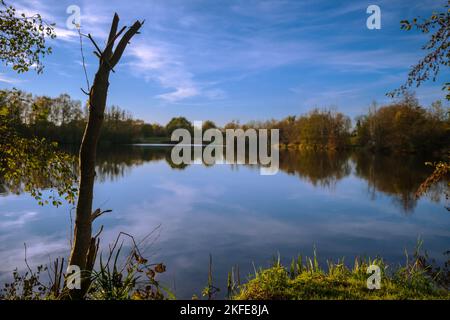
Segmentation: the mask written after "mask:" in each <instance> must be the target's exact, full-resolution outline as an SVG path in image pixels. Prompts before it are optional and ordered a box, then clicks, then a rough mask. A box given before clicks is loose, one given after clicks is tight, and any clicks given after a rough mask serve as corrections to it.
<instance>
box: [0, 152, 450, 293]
mask: <svg viewBox="0 0 450 320" xmlns="http://www.w3.org/2000/svg"><path fill="white" fill-rule="evenodd" d="M425 160H432V159H420V158H417V157H403V158H395V157H387V156H374V155H371V154H363V153H355V152H345V153H311V152H309V153H308V152H306V153H305V152H295V151H287V150H284V151H282V152H281V153H280V171H279V172H278V174H276V175H273V176H261V175H260V174H259V168H258V167H257V166H247V165H245V166H242V165H233V166H231V165H214V166H208V167H207V166H204V165H189V166H184V167H181V168H180V167H177V166H174V165H173V163H172V162H171V160H170V148H163V147H158V148H156V147H148V146H147V147H145V146H127V147H117V148H107V149H105V148H101V149H100V150H99V152H98V161H97V168H96V172H97V183H96V186H95V196H94V207H95V208H98V207H100V208H102V209H112V210H113V212H112V213H111V214H108V215H105V216H103V217H102V219H101V220H99V221H96V223H95V225H94V230H95V231H97V230H98V229H99V228H100V224H101V225H104V226H105V228H104V231H103V233H102V244H103V248H104V249H105V248H106V250H107V246H108V244H110V243H112V242H113V241H114V240H115V238H116V237H117V234H118V233H119V232H121V231H125V232H127V233H130V234H132V235H133V236H135V237H136V239H138V240H142V239H144V238H145V237H146V236H147V235H148V234H149V233H150V232H152V230H154V229H155V227H157V226H159V225H161V229H160V231H161V232H160V235H159V237H158V239H157V241H155V244H154V246H152V247H150V248H149V249H148V252H146V253H149V256H148V257H149V258H150V259H153V260H157V261H164V262H165V263H166V265H167V266H168V272H167V274H165V275H164V277H165V278H164V284H165V285H167V286H168V287H170V288H171V289H173V292H175V293H176V295H177V297H180V298H187V299H189V298H190V297H192V294H193V293H196V294H198V295H199V294H200V292H201V290H202V288H203V286H204V285H205V283H206V279H207V271H208V270H207V269H208V258H209V254H212V255H213V259H214V270H215V275H214V276H215V279H216V280H217V282H218V283H217V285H218V286H219V287H220V288H221V289H222V290H224V289H225V288H226V282H227V274H228V271H230V268H231V266H233V265H236V264H238V265H239V266H240V268H241V271H242V273H241V274H242V276H243V277H244V275H246V274H249V273H252V271H253V265H252V262H254V263H255V265H256V266H266V265H267V264H268V263H270V261H271V258H272V256H273V255H274V254H277V253H278V252H279V253H280V256H281V257H284V258H286V259H287V260H286V261H284V262H285V263H289V261H288V259H289V258H291V257H293V256H296V255H297V254H299V253H302V254H304V255H311V254H312V249H313V247H314V246H315V247H316V248H317V249H318V254H319V258H321V259H337V258H341V257H343V256H345V257H346V261H352V260H353V258H354V257H355V256H358V255H367V256H376V255H382V256H383V257H384V258H386V260H387V261H389V262H391V263H400V262H404V258H405V257H404V254H403V253H404V249H405V248H406V249H408V250H412V249H413V248H414V246H415V245H416V242H417V237H418V236H421V237H422V238H423V239H424V241H425V248H426V249H427V251H428V253H429V254H430V256H431V257H436V258H439V257H441V254H442V252H443V251H445V250H448V248H449V247H450V231H449V230H450V217H449V215H448V213H447V211H446V210H445V208H444V205H443V204H436V203H433V202H432V201H429V200H430V199H431V200H434V201H437V200H439V199H440V198H441V196H440V194H442V193H439V189H436V188H435V189H434V190H433V192H432V193H431V194H430V195H428V196H427V197H426V198H423V199H420V200H416V199H414V192H415V190H416V188H417V186H418V185H419V184H420V183H421V182H422V180H423V179H425V177H426V176H427V175H428V174H429V173H430V168H428V167H426V166H424V165H423V162H424V161H425ZM174 169H177V170H174ZM441 191H442V190H441ZM4 192H6V193H7V192H9V191H8V188H6V189H4ZM428 197H429V198H428ZM405 211H406V212H408V213H412V212H413V211H414V215H409V216H405V215H404V214H402V213H403V212H405ZM71 213H72V215H71ZM72 221H73V208H72V206H61V207H59V208H54V207H52V206H44V207H39V206H38V205H37V203H36V201H35V200H34V199H32V198H31V197H29V196H27V195H26V194H22V195H20V196H13V195H11V196H4V197H0V283H1V282H2V279H8V280H10V276H11V272H12V270H13V269H14V268H16V267H18V268H19V269H20V268H23V269H25V268H26V265H24V262H23V256H24V246H23V243H24V242H25V243H26V244H27V255H28V261H29V263H30V265H33V266H36V265H38V264H42V263H48V261H49V256H51V257H53V258H56V257H58V256H61V257H65V256H67V252H69V250H70V239H71V235H72V232H71V230H72V227H73V226H72ZM225 291H226V290H225Z"/></svg>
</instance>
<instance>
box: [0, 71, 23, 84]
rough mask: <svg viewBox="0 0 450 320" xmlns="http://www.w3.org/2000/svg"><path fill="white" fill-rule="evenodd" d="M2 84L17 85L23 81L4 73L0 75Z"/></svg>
mask: <svg viewBox="0 0 450 320" xmlns="http://www.w3.org/2000/svg"><path fill="white" fill-rule="evenodd" d="M0 82H4V83H8V84H15V83H18V82H21V81H20V80H18V79H14V78H11V77H9V76H7V75H5V74H3V73H0Z"/></svg>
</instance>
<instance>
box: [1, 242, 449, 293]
mask: <svg viewBox="0 0 450 320" xmlns="http://www.w3.org/2000/svg"><path fill="white" fill-rule="evenodd" d="M123 237H129V238H130V239H132V241H133V243H134V244H135V242H134V239H133V238H132V237H131V236H129V235H127V234H125V233H121V234H120V235H119V236H118V237H117V239H116V241H115V243H114V244H113V245H111V246H110V249H109V252H108V253H107V254H106V255H103V254H101V255H100V262H99V264H98V266H97V267H96V268H95V269H94V270H93V271H92V274H91V277H90V280H89V281H90V285H89V289H88V290H87V293H86V295H85V297H84V299H87V300H163V299H176V298H177V297H176V293H174V292H172V291H171V289H169V288H167V287H165V286H164V284H163V283H162V282H161V281H160V280H158V277H159V275H160V274H162V273H164V272H165V271H166V266H165V265H164V264H162V263H151V262H149V261H148V260H147V259H146V258H144V257H143V256H142V254H141V252H140V251H139V249H138V247H137V246H134V245H133V246H132V249H131V250H130V251H129V254H128V255H125V256H123V255H122V252H123V251H124V248H123V240H124V239H123ZM449 253H450V252H446V253H445V254H446V255H448V254H449ZM405 260H406V261H405V264H402V265H401V264H398V265H395V264H389V263H388V262H386V261H385V260H384V259H383V258H381V257H376V258H374V259H371V258H364V257H357V258H355V260H354V262H353V266H352V267H349V265H348V263H346V261H345V259H344V258H342V259H339V260H338V261H335V262H333V261H331V260H327V261H326V267H322V265H323V262H324V261H319V258H318V257H317V255H316V251H315V250H314V255H313V257H303V256H301V255H299V256H298V257H297V258H295V259H292V261H291V263H290V264H289V265H287V266H284V265H283V264H282V263H281V262H280V258H279V257H278V258H277V259H274V262H273V265H272V266H271V267H269V268H259V269H258V270H256V269H255V270H254V273H253V274H250V275H248V276H247V277H246V278H244V282H243V283H242V284H241V283H240V281H241V280H240V275H239V268H233V269H232V271H231V272H230V273H229V274H228V282H227V288H223V289H227V290H226V291H224V292H227V294H226V298H227V299H231V300H323V299H338V300H372V299H385V300H398V299H400V300H405V299H414V300H421V299H445V300H447V299H450V291H449V289H450V259H448V260H447V261H446V262H444V263H440V264H437V263H436V262H435V261H434V260H433V259H430V258H429V257H428V256H427V254H426V253H425V252H421V251H420V246H418V249H417V250H416V251H415V252H414V254H413V255H412V256H411V257H410V256H408V254H407V253H406V256H405ZM369 266H377V267H379V270H380V282H379V284H380V287H379V288H378V289H377V288H376V280H375V279H374V278H373V277H372V278H370V279H369V277H371V276H372V275H373V274H374V273H373V271H370V272H368V271H367V270H368V268H369ZM27 267H28V270H27V271H26V272H25V273H22V274H21V273H19V272H18V271H17V270H15V271H14V273H13V281H12V282H11V283H7V284H5V285H4V287H3V288H1V289H0V300H2V299H3V300H61V299H67V298H68V291H67V289H66V288H65V285H66V282H67V281H69V280H68V279H70V277H68V275H66V274H65V272H64V270H65V264H64V259H56V260H55V261H54V263H53V264H52V265H51V266H39V267H37V268H36V270H35V271H33V270H32V269H31V268H30V267H29V266H28V264H27ZM211 267H212V260H210V267H209V271H208V277H207V278H208V282H207V287H205V289H204V290H203V293H202V297H203V298H205V299H215V298H217V294H219V293H220V292H221V290H220V289H221V288H217V287H215V285H214V283H213V273H212V268H211ZM43 279H46V280H43ZM245 279H246V280H245ZM368 279H369V280H368ZM368 283H369V284H372V285H373V287H372V288H371V289H369V288H368ZM211 289H213V290H211ZM193 299H199V297H198V296H197V295H195V294H194V295H193Z"/></svg>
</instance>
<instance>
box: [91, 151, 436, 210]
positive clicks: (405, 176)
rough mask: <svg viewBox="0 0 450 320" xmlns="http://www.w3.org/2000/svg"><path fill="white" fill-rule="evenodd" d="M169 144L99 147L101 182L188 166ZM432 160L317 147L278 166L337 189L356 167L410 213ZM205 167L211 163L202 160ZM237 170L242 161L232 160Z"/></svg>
mask: <svg viewBox="0 0 450 320" xmlns="http://www.w3.org/2000/svg"><path fill="white" fill-rule="evenodd" d="M170 152H171V149H170V147H154V146H127V147H120V148H107V149H103V150H101V152H100V154H99V158H98V161H97V170H96V172H97V176H98V179H99V181H101V182H103V181H106V180H110V181H115V180H116V179H118V178H122V177H124V176H126V175H127V174H128V173H130V172H131V170H132V168H133V167H135V166H140V165H142V164H144V163H145V162H160V161H164V162H165V163H166V164H167V165H169V166H170V167H171V168H172V169H180V170H182V169H185V168H186V167H187V166H189V165H186V164H184V165H176V164H174V163H173V161H172V160H171V157H170ZM426 161H430V159H424V158H423V157H418V156H413V155H404V156H394V155H381V154H378V155H376V154H372V153H368V152H356V151H353V152H351V151H343V152H323V151H322V152H313V151H296V150H280V170H281V171H282V172H285V173H287V174H289V175H294V176H297V177H298V178H299V179H301V180H302V181H306V182H308V183H310V184H311V185H313V186H316V187H322V188H330V189H333V188H335V185H336V183H337V182H338V181H340V180H342V179H343V178H345V177H348V176H350V175H351V174H352V172H353V173H354V174H355V175H356V176H357V177H359V178H362V179H363V180H365V181H366V182H367V194H368V196H369V197H370V199H372V200H376V198H377V194H378V193H383V194H385V195H388V196H391V197H392V199H393V202H394V204H395V205H397V206H399V207H400V208H401V209H402V210H403V211H404V212H405V213H412V212H413V211H414V208H415V207H416V205H417V201H418V199H416V197H415V192H416V190H417V189H418V187H419V185H420V184H421V183H422V182H423V181H424V180H425V179H426V178H427V177H428V176H429V175H430V173H431V172H432V169H431V168H430V167H428V166H425V162H426ZM203 166H207V165H206V164H203ZM231 166H232V169H237V168H238V167H239V166H238V165H231ZM444 188H445V183H442V184H437V185H435V186H433V187H432V188H431V190H430V191H429V192H428V194H426V195H425V196H426V197H428V198H429V199H430V200H432V201H434V202H439V201H441V200H442V199H441V198H442V194H443V191H444V190H443V189H444Z"/></svg>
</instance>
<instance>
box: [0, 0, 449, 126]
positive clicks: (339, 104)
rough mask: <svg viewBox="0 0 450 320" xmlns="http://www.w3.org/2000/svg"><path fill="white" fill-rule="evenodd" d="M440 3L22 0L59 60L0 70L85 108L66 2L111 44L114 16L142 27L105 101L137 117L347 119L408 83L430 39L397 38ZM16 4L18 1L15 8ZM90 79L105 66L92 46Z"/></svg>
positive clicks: (428, 95) (432, 89)
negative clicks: (46, 27)
mask: <svg viewBox="0 0 450 320" xmlns="http://www.w3.org/2000/svg"><path fill="white" fill-rule="evenodd" d="M445 2H446V1H444V0H437V1H436V0H433V1H432V0H420V1H418V0H415V1H404V0H403V1H401V0H385V1H375V0H372V1H361V0H354V1H337V0H335V1H324V0H304V1H300V0H298V1H295V0H293V1H287V0H261V1H256V0H241V1H233V0H223V1H221V0H153V1H145V2H144V1H137V0H128V1H113V0H109V1H103V0H96V1H95V2H94V1H75V0H70V1H61V0H15V1H14V2H13V3H14V5H15V6H16V7H17V8H18V9H19V10H21V11H24V12H27V13H35V12H39V13H41V14H42V16H43V17H44V18H45V19H47V20H48V21H52V22H56V24H57V29H56V33H57V35H58V38H57V39H56V40H54V41H51V42H50V43H51V45H52V47H53V49H54V53H53V54H52V55H51V56H49V57H47V58H45V60H44V64H45V66H46V67H45V71H44V74H42V75H36V74H35V73H34V72H29V73H27V74H25V75H17V74H15V73H14V72H12V71H10V70H9V68H7V67H5V66H3V65H2V66H1V67H0V87H2V88H5V87H7V88H11V87H17V88H20V89H23V90H26V91H29V92H32V93H35V94H40V95H41V94H47V95H50V96H56V95H59V94H60V93H63V92H66V93H69V94H70V95H71V96H72V97H74V98H76V99H80V100H82V101H85V100H86V97H85V96H84V94H82V92H81V90H80V87H84V88H86V82H85V79H84V74H83V69H82V66H81V56H80V46H79V39H78V34H77V33H76V32H74V31H72V30H69V29H67V28H66V26H65V22H66V20H67V18H68V16H69V14H67V13H66V9H67V7H68V6H69V5H78V6H79V7H80V9H81V26H82V32H83V33H91V34H92V35H93V36H94V38H95V39H96V40H97V42H98V43H103V42H104V40H105V38H106V36H107V33H108V31H109V25H110V22H111V19H112V16H113V13H114V12H117V13H118V14H119V16H120V18H121V24H126V25H131V23H132V22H133V21H134V20H135V19H140V20H142V19H145V20H146V22H145V24H144V27H143V29H142V33H141V34H140V35H138V36H136V37H135V38H134V39H133V40H132V43H131V45H130V46H129V47H128V48H127V51H126V53H125V56H124V57H123V59H122V60H121V62H120V65H119V66H118V67H116V73H115V74H112V75H111V79H110V82H111V85H110V91H109V98H108V105H112V104H115V105H119V106H120V107H122V108H125V109H127V110H130V111H131V112H132V113H133V114H134V115H135V117H137V118H141V119H144V120H146V121H150V122H155V121H156V122H160V123H166V122H167V121H168V120H169V119H170V118H171V117H173V116H179V115H182V116H186V117H187V118H188V119H190V120H206V119H212V120H215V121H216V122H217V123H218V124H224V123H226V122H228V121H230V120H232V119H239V120H240V121H241V122H246V121H248V120H251V119H255V120H263V119H269V118H277V119H279V118H282V117H285V116H287V115H291V114H302V113H305V112H307V111H309V110H310V109H312V108H314V107H336V108H337V109H338V110H339V111H341V112H344V113H346V114H348V115H350V116H351V117H354V116H356V115H358V114H361V113H364V112H365V111H366V110H367V108H368V106H369V105H370V103H371V102H372V101H374V100H376V101H377V102H378V103H380V104H383V103H387V102H389V99H388V98H386V97H385V93H386V92H387V91H390V90H392V89H394V88H396V87H398V86H399V85H401V84H402V83H403V82H404V80H405V79H406V75H407V71H408V69H409V67H410V66H411V65H412V64H414V63H415V62H416V61H417V60H418V59H419V58H420V57H421V56H423V52H422V51H421V50H420V47H421V46H422V45H423V44H424V43H425V41H426V36H424V35H422V34H419V33H417V32H405V31H401V30H400V24H399V21H400V20H402V19H405V18H413V17H415V16H424V17H428V16H429V15H430V14H431V12H432V11H433V9H439V8H440V7H442V5H443V4H445ZM10 3H11V1H10ZM371 4H376V5H378V6H379V7H380V8H381V29H380V30H369V29H367V27H366V19H367V17H369V14H367V13H366V9H367V7H368V6H369V5H371ZM84 46H85V55H86V58H87V69H88V73H89V76H90V78H91V79H92V78H93V75H94V73H95V70H96V67H97V60H96V58H95V56H94V55H93V54H92V50H93V48H92V47H91V44H90V43H89V42H88V41H86V40H85V41H84ZM448 76H449V73H448V72H447V73H445V74H442V75H441V76H440V77H439V78H438V81H437V82H436V83H429V84H426V85H424V86H423V87H421V88H419V89H418V90H417V92H416V93H417V97H418V98H419V100H420V102H421V103H423V104H424V105H428V104H430V103H431V102H432V101H434V100H436V99H441V98H443V93H442V91H441V86H442V83H444V82H445V81H446V80H447V81H448Z"/></svg>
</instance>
